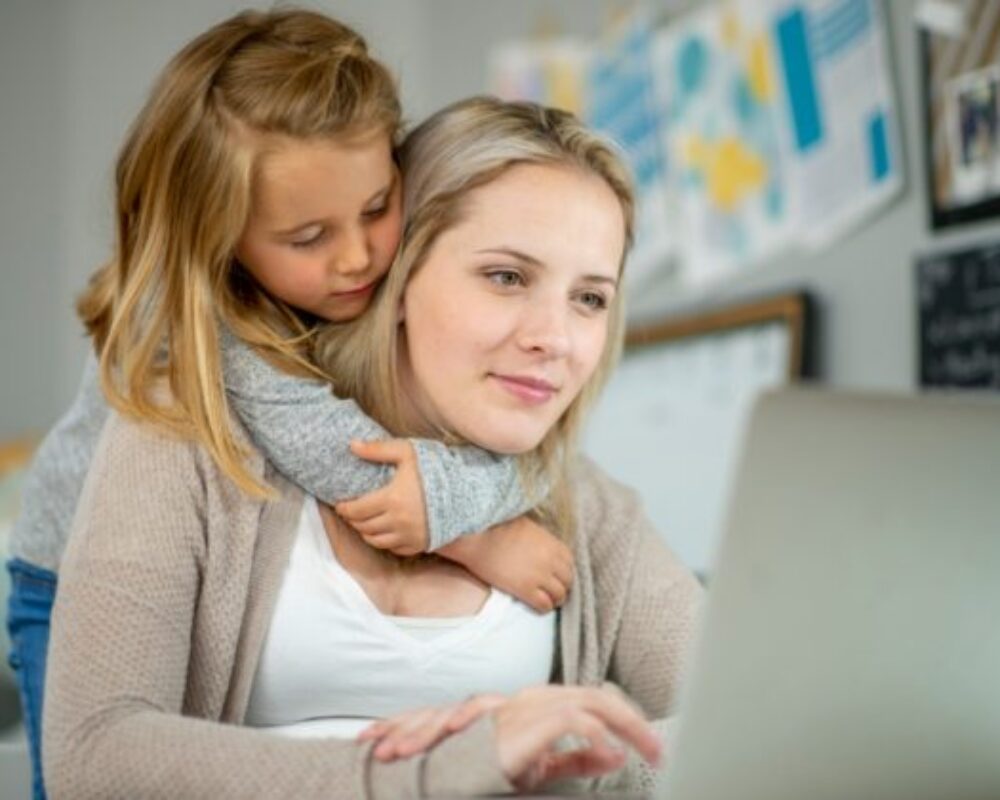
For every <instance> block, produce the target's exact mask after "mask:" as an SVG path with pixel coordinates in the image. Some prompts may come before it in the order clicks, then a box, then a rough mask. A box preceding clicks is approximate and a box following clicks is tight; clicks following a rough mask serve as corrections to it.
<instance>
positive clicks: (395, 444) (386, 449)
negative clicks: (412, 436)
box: [351, 439, 413, 464]
mask: <svg viewBox="0 0 1000 800" xmlns="http://www.w3.org/2000/svg"><path fill="white" fill-rule="evenodd" d="M351 452H352V453H354V455H356V456H357V457H358V458H363V459H364V460H365V461H374V462H376V463H378V464H398V463H399V462H400V461H403V460H405V459H407V458H409V457H410V456H411V455H412V454H413V446H412V445H411V444H410V443H409V442H408V441H406V439H385V440H375V441H361V440H359V439H355V440H353V441H352V442H351Z"/></svg>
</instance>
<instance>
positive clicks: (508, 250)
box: [476, 246, 618, 287]
mask: <svg viewBox="0 0 1000 800" xmlns="http://www.w3.org/2000/svg"><path fill="white" fill-rule="evenodd" d="M476 255H499V256H509V257H511V258H514V259H517V260H518V261H521V262H523V263H525V264H528V265H530V266H532V267H538V268H540V269H541V268H544V267H545V264H543V263H542V262H541V261H539V260H538V259H537V258H535V257H534V256H531V255H528V254H527V253H525V252H524V251H522V250H517V249H516V248H513V247H506V246H500V247H486V248H483V249H482V250H476ZM583 279H584V280H586V281H589V282H591V283H606V284H608V285H610V286H614V287H617V286H618V279H617V278H612V277H610V276H608V275H600V274H596V273H595V274H593V275H584V276H583Z"/></svg>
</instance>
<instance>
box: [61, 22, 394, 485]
mask: <svg viewBox="0 0 1000 800" xmlns="http://www.w3.org/2000/svg"><path fill="white" fill-rule="evenodd" d="M399 125H400V107H399V100H398V96H397V92H396V87H395V84H394V82H393V79H392V77H391V76H390V75H389V73H388V71H387V70H386V69H385V67H384V66H383V65H382V64H381V63H379V62H378V61H376V60H375V59H374V58H373V57H372V56H371V55H370V54H369V53H368V49H367V46H366V44H365V41H364V39H362V38H361V36H359V35H358V34H357V33H355V32H354V31H353V30H351V29H350V28H348V27H346V26H344V25H342V24H340V23H339V22H336V21H334V20H332V19H330V18H329V17H326V16H324V15H322V14H318V13H314V12H309V11H302V10H296V9H284V10H275V11H270V12H259V11H246V12H243V13H241V14H238V15H236V16H234V17H232V18H230V19H228V20H226V21H224V22H222V23H220V24H218V25H216V26H215V27H213V28H211V29H209V30H208V31H206V32H205V33H203V34H202V35H200V36H199V37H197V38H196V39H194V40H193V41H192V42H190V43H189V44H188V45H187V46H186V47H184V49H183V50H181V51H180V52H179V53H178V54H177V55H176V56H175V57H174V58H173V60H172V61H171V62H170V63H169V64H168V65H167V67H166V68H165V70H164V71H163V73H162V74H161V75H160V77H159V79H158V81H157V83H156V85H155V86H154V88H153V90H152V93H151V95H150V97H149V99H148V101H147V102H146V105H145V107H144V108H143V109H142V111H141V112H140V114H139V116H138V117H137V118H136V120H135V122H134V123H133V125H132V128H131V130H130V132H129V134H128V137H127V139H126V141H125V144H124V147H123V148H122V150H121V153H120V154H119V157H118V162H117V168H116V173H115V186H116V222H117V235H116V247H115V252H114V256H113V258H112V259H111V261H110V262H109V263H108V264H106V265H105V266H104V267H102V268H101V269H100V270H99V271H98V272H97V273H96V274H95V275H94V277H93V279H92V280H91V283H90V285H89V287H88V288H87V290H86V291H85V293H84V294H83V295H82V296H81V298H80V300H79V302H78V304H77V310H78V312H79V314H80V316H81V318H82V319H83V321H84V323H85V325H86V326H87V330H88V332H89V333H90V335H91V336H92V337H93V339H94V344H95V348H96V349H97V350H98V352H99V353H100V361H101V382H102V386H103V389H104V393H105V395H106V397H107V398H108V400H109V402H110V403H111V404H112V405H113V406H114V407H115V408H117V409H118V410H119V411H121V412H123V413H125V414H128V415H131V416H133V417H138V418H140V419H143V420H148V421H152V422H154V423H158V424H160V425H161V426H163V427H164V428H166V429H167V430H169V431H171V432H173V433H176V434H179V435H181V436H185V437H193V438H195V439H197V440H198V441H200V442H201V444H203V445H204V446H205V447H206V448H208V450H209V452H211V454H212V456H213V457H214V458H215V460H216V461H217V463H218V464H219V466H220V467H221V468H222V470H223V471H224V472H225V473H226V474H228V475H229V476H230V477H231V478H232V479H233V480H234V481H236V483H237V484H238V485H240V486H241V487H242V488H243V489H245V490H247V491H250V492H251V493H254V494H258V495H260V494H264V493H266V491H267V490H266V488H265V487H263V486H260V485H259V484H258V483H257V482H256V481H255V480H254V479H253V478H252V477H251V476H250V474H249V473H248V472H247V470H246V468H245V466H244V456H245V451H244V448H243V447H242V446H241V445H240V443H239V440H238V439H237V438H236V435H235V432H234V430H233V428H232V426H231V421H230V416H229V412H228V406H227V402H226V395H225V389H224V386H223V378H222V369H221V363H220V329H219V323H220V322H221V323H222V324H224V325H226V326H228V327H229V328H230V329H231V330H232V331H233V332H234V333H235V334H236V335H237V336H239V337H241V338H243V339H244V340H245V341H247V342H248V343H250V344H251V345H254V346H256V347H258V348H260V349H261V350H262V351H263V352H264V353H266V354H267V355H268V356H269V357H270V358H271V359H272V360H274V361H275V362H276V363H277V364H278V365H279V366H281V367H283V368H285V369H286V370H290V371H292V372H294V373H298V374H302V373H309V372H310V370H311V365H310V362H309V360H308V353H307V352H305V351H306V349H307V348H306V347H305V344H304V342H305V341H306V339H307V338H308V335H307V334H308V332H309V330H310V328H311V327H312V321H310V320H308V319H305V318H303V317H302V316H300V315H299V314H298V313H297V312H296V310H295V309H293V308H291V307H290V306H288V305H287V304H285V303H283V302H281V301H280V300H279V299H277V298H275V297H272V296H270V295H269V294H267V293H266V292H265V291H264V290H263V289H261V288H260V287H259V286H258V285H257V284H256V283H255V282H254V281H253V280H252V279H251V278H250V277H249V274H248V273H247V272H246V271H245V270H244V269H243V268H242V267H241V266H240V265H239V264H238V263H236V261H235V258H234V250H235V247H236V244H237V241H238V240H239V238H240V235H241V233H242V231H243V229H244V226H245V225H246V222H247V219H248V216H249V213H250V202H251V188H252V187H251V184H252V181H253V177H254V173H255V169H256V167H257V164H258V162H259V157H260V155H261V154H262V153H263V152H265V149H266V148H269V147H271V148H273V147H280V146H281V145H282V144H284V143H286V142H288V141H289V140H293V141H294V140H300V141H302V140H315V139H320V138H330V137H336V138H341V139H354V138H360V137H369V136H373V135H377V134H384V135H387V136H389V137H391V138H392V139H395V137H396V134H397V131H398V129H399ZM163 379H165V382H166V384H167V386H166V388H167V391H165V392H164V391H160V389H159V388H158V384H161V383H162V382H163Z"/></svg>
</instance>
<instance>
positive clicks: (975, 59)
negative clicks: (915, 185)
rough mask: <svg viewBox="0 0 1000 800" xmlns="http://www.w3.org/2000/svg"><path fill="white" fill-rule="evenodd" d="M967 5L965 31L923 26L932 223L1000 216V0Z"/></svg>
mask: <svg viewBox="0 0 1000 800" xmlns="http://www.w3.org/2000/svg"><path fill="white" fill-rule="evenodd" d="M964 11H965V21H966V24H965V32H964V33H959V34H954V33H952V34H944V33H938V32H935V31H932V30H922V31H921V33H920V58H921V73H922V83H923V97H922V102H923V112H924V133H925V135H924V147H925V148H926V151H925V154H924V156H925V158H924V160H925V165H926V172H927V188H928V200H929V210H930V224H931V227H932V228H933V229H935V230H938V229H940V228H945V227H948V226H951V225H958V224H962V223H966V222H973V221H976V220H982V219H988V218H990V217H997V216H1000V3H997V2H995V0H971V2H968V3H966V4H965V5H964Z"/></svg>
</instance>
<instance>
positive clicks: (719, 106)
mask: <svg viewBox="0 0 1000 800" xmlns="http://www.w3.org/2000/svg"><path fill="white" fill-rule="evenodd" d="M884 38H885V31H884V23H883V20H882V18H881V9H880V8H879V7H878V5H877V3H876V2H875V0H729V1H728V2H722V3H713V4H711V5H708V6H705V7H703V8H701V9H700V10H698V11H696V12H694V13H693V14H691V15H689V16H686V17H683V18H681V19H679V20H676V21H674V22H673V23H671V24H670V25H669V26H666V27H665V28H663V29H662V30H659V31H657V32H656V34H655V36H654V40H653V44H652V58H653V64H654V75H655V76H656V80H655V85H656V91H657V96H658V99H659V104H660V105H661V107H662V108H663V110H664V113H663V119H664V124H663V143H664V148H665V150H666V152H667V161H668V163H670V164H671V165H672V167H673V169H672V171H671V179H672V180H671V187H670V188H671V191H672V192H673V193H675V194H676V196H677V197H678V198H679V199H678V203H679V206H680V208H681V210H682V219H683V226H682V227H681V229H680V230H679V231H678V234H679V236H680V248H681V253H682V259H681V260H682V264H683V269H684V276H685V280H686V281H687V282H689V283H691V284H701V283H704V282H707V281H710V280H713V279H715V278H717V277H719V276H721V275H726V274H731V273H733V272H734V271H737V270H739V269H742V268H745V267H747V266H749V265H752V264H754V263H757V262H759V261H761V260H763V259H765V258H767V257H769V256H771V255H773V254H775V253H776V252H778V251H779V250H781V249H783V248H786V247H788V246H789V245H794V244H804V245H807V246H816V245H822V244H825V243H826V242H829V241H830V240H832V239H833V238H835V237H836V236H838V235H840V234H841V233H843V232H844V231H845V230H847V229H848V228H849V227H850V226H851V225H853V224H856V223H857V222H858V221H860V220H862V219H864V218H866V217H867V216H868V215H870V214H871V213H872V211H873V210H874V208H876V207H877V206H880V205H882V204H884V203H885V202H886V201H887V200H888V199H890V198H891V197H892V196H893V195H894V194H895V193H897V192H898V191H899V190H900V189H901V187H902V175H901V171H900V159H899V157H898V145H897V142H896V121H895V120H896V114H895V103H894V99H893V93H892V84H891V80H890V73H889V62H888V56H887V53H886V49H885V42H884Z"/></svg>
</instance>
